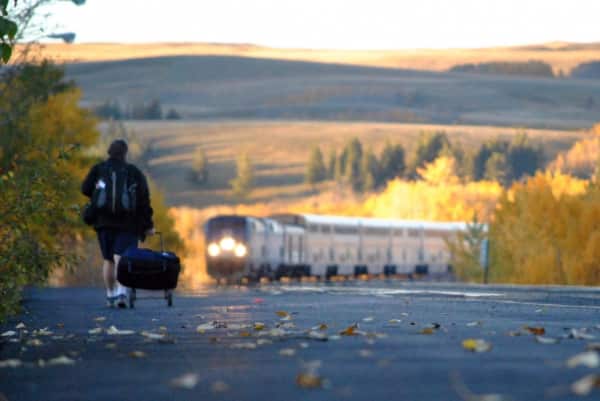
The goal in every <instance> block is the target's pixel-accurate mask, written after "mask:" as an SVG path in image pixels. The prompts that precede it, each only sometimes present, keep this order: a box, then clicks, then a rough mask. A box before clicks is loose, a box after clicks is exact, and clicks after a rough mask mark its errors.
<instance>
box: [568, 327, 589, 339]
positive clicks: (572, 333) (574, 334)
mask: <svg viewBox="0 0 600 401" xmlns="http://www.w3.org/2000/svg"><path fill="white" fill-rule="evenodd" d="M567 338H573V339H576V340H593V339H595V338H596V337H595V336H593V335H591V334H588V333H587V332H586V331H585V330H583V329H571V330H569V333H568V334H567Z"/></svg>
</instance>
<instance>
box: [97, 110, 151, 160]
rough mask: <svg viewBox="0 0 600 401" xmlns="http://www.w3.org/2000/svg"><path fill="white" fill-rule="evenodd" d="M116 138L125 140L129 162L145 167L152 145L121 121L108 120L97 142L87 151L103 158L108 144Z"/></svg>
mask: <svg viewBox="0 0 600 401" xmlns="http://www.w3.org/2000/svg"><path fill="white" fill-rule="evenodd" d="M116 139H123V140H125V142H127V147H128V151H127V160H128V161H129V162H130V163H133V164H135V165H137V166H138V167H140V168H142V169H144V168H146V163H147V161H148V160H147V159H148V154H149V153H150V152H151V151H152V145H151V144H150V143H149V142H148V141H146V140H144V139H142V138H141V137H140V136H139V135H138V134H137V132H135V131H134V130H133V129H128V128H127V126H126V125H125V124H124V123H123V122H122V121H115V120H111V121H109V123H108V125H107V126H106V129H105V130H103V132H102V134H101V135H100V138H99V139H98V142H97V143H96V144H95V145H94V146H92V147H91V148H90V149H89V153H90V154H91V155H93V156H95V157H96V158H97V159H104V158H105V157H106V154H107V153H106V152H107V149H108V147H109V145H110V144H111V143H112V142H113V141H114V140H116Z"/></svg>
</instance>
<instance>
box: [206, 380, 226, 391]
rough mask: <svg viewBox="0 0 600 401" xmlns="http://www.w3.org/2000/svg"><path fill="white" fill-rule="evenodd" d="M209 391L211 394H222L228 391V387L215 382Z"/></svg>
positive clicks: (222, 382)
mask: <svg viewBox="0 0 600 401" xmlns="http://www.w3.org/2000/svg"><path fill="white" fill-rule="evenodd" d="M210 389H211V390H212V392H213V393H224V392H226V391H228V390H229V385H228V384H227V383H225V382H224V381H216V382H214V383H213V384H212V385H211V386H210Z"/></svg>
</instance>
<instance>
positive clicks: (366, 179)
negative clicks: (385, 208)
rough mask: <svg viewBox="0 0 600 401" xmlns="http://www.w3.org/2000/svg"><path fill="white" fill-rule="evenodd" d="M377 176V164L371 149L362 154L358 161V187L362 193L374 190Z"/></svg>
mask: <svg viewBox="0 0 600 401" xmlns="http://www.w3.org/2000/svg"><path fill="white" fill-rule="evenodd" d="M378 175H379V164H378V163H377V158H376V157H375V155H374V154H373V150H372V149H370V148H369V149H367V150H366V151H364V152H363V154H362V158H361V161H360V185H361V190H362V192H370V191H372V190H374V189H375V184H376V181H375V180H376V177H377V176H378Z"/></svg>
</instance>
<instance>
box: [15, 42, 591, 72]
mask: <svg viewBox="0 0 600 401" xmlns="http://www.w3.org/2000/svg"><path fill="white" fill-rule="evenodd" d="M19 52H20V48H17V49H16V53H17V57H18V54H19ZM34 54H37V55H39V56H44V57H50V58H52V59H55V60H57V61H59V62H67V63H71V62H90V61H109V60H124V59H133V58H149V57H161V56H201V55H221V56H243V57H255V58H270V59H280V60H296V61H312V62H322V63H340V64H355V65H363V66H371V67H386V68H407V69H415V70H430V71H446V70H448V69H450V68H451V67H452V66H454V65H457V64H467V63H485V62H493V61H503V62H527V61H529V60H539V61H544V62H546V63H548V64H550V65H551V66H552V68H553V70H554V72H555V73H557V74H558V73H559V72H560V71H562V72H563V73H564V74H568V73H569V72H570V71H571V70H572V69H573V68H575V67H576V66H577V65H578V64H580V63H583V62H588V61H593V60H597V59H598V55H599V54H600V43H589V44H582V43H565V42H555V43H546V44H540V45H532V46H520V47H496V48H483V49H440V50H437V49H436V50H432V49H407V50H313V49H274V48H268V47H261V46H255V45H250V44H218V43H142V44H119V43H91V44H87V43H86V44H71V45H69V44H44V45H43V48H42V49H38V50H36V51H34Z"/></svg>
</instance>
